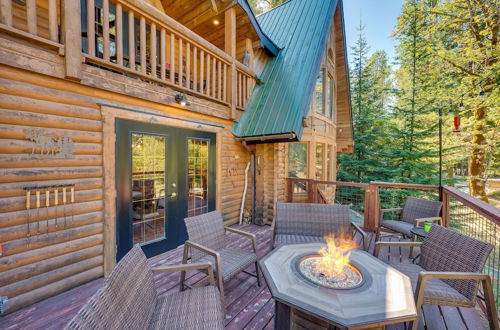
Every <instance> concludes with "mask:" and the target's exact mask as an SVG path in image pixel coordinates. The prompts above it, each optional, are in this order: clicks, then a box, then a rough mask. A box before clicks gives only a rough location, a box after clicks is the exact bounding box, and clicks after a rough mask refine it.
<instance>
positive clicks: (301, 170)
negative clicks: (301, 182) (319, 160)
mask: <svg viewBox="0 0 500 330" xmlns="http://www.w3.org/2000/svg"><path fill="white" fill-rule="evenodd" d="M288 176H289V177H290V178H302V179H305V178H307V144H305V143H290V144H289V145H288Z"/></svg>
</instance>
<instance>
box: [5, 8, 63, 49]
mask: <svg viewBox="0 0 500 330" xmlns="http://www.w3.org/2000/svg"><path fill="white" fill-rule="evenodd" d="M59 6H60V1H59V0H46V1H38V2H37V0H26V1H24V3H23V2H14V1H12V0H0V30H3V31H6V32H8V33H10V34H14V35H18V36H21V37H24V38H31V39H34V40H36V41H39V42H42V43H46V44H49V45H52V46H55V47H58V48H60V47H62V45H61V43H60V38H59V25H60V15H59V10H60V9H59ZM14 18H16V19H14Z"/></svg>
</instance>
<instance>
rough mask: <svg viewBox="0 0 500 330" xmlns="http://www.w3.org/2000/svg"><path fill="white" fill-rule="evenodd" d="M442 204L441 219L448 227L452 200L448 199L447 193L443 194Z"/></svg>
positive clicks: (443, 192)
mask: <svg viewBox="0 0 500 330" xmlns="http://www.w3.org/2000/svg"><path fill="white" fill-rule="evenodd" d="M441 202H442V203H443V206H442V208H441V218H442V219H443V226H445V227H448V225H449V218H448V216H449V210H450V207H449V206H450V204H449V203H450V199H449V198H448V194H447V193H446V192H445V191H442V193H441Z"/></svg>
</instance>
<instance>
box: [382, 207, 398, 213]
mask: <svg viewBox="0 0 500 330" xmlns="http://www.w3.org/2000/svg"><path fill="white" fill-rule="evenodd" d="M398 211H403V208H402V207H394V208H392V209H381V210H380V213H382V214H384V213H388V212H398Z"/></svg>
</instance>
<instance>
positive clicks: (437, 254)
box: [375, 225, 499, 329]
mask: <svg viewBox="0 0 500 330" xmlns="http://www.w3.org/2000/svg"><path fill="white" fill-rule="evenodd" d="M381 246H391V247H394V246H410V247H416V246H420V249H421V254H420V257H419V261H418V263H416V264H414V263H390V265H391V266H393V267H394V268H396V269H397V270H399V271H401V272H402V273H404V274H406V275H407V276H408V277H409V278H410V280H411V284H412V287H413V290H414V294H415V304H416V307H417V313H418V316H419V317H420V316H421V315H422V305H423V304H429V305H446V306H456V307H474V306H475V303H476V296H477V293H478V290H479V283H480V282H481V283H482V286H483V292H484V296H485V301H486V307H487V314H488V315H487V316H488V321H489V322H490V328H492V329H499V325H498V315H497V314H496V306H495V299H494V296H493V288H492V283H491V277H490V276H489V275H487V274H484V273H482V270H483V267H484V265H485V263H486V259H487V258H488V256H489V254H490V252H491V250H492V249H493V245H491V244H488V243H485V242H483V241H479V240H477V239H474V238H472V237H469V236H466V235H463V234H460V233H457V232H455V231H453V230H451V229H448V228H445V227H441V226H439V225H434V226H432V227H431V230H430V231H429V234H428V235H427V238H425V239H424V242H423V243H422V242H376V243H375V256H378V253H379V250H380V247H381ZM417 323H418V319H417V322H414V324H413V329H416V327H417Z"/></svg>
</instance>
